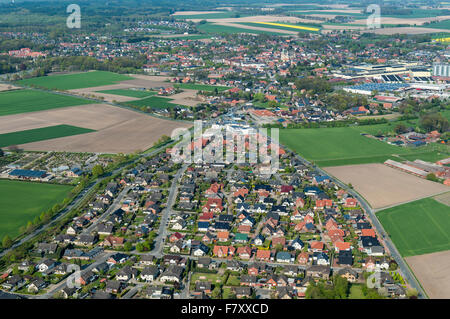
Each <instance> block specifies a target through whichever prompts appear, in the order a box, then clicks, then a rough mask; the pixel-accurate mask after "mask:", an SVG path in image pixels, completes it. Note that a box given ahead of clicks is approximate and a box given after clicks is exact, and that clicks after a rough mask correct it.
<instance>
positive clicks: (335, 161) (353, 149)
mask: <svg viewBox="0 0 450 319" xmlns="http://www.w3.org/2000/svg"><path fill="white" fill-rule="evenodd" d="M389 127H390V126H389V125H388V124H381V125H367V126H357V127H356V126H355V127H338V128H320V129H281V130H280V142H281V144H283V145H285V146H287V147H288V148H290V149H292V150H294V151H295V152H297V153H298V154H300V155H302V156H303V157H305V158H306V159H308V160H310V161H313V162H315V163H316V164H317V165H319V166H323V167H325V166H338V165H351V164H366V163H382V162H384V161H385V160H387V159H389V158H390V159H394V160H395V159H396V160H401V159H402V156H404V155H411V156H412V157H415V156H417V157H416V158H414V159H422V158H423V159H428V158H430V157H432V158H436V160H437V159H441V158H445V157H448V156H447V154H448V147H446V146H445V145H427V146H423V147H418V148H405V147H399V146H394V145H389V144H387V143H384V142H381V141H378V140H375V139H372V138H368V137H365V136H362V135H361V133H370V134H376V133H377V132H378V131H387V130H388V129H389ZM444 149H447V152H444V151H443V150H444ZM438 150H441V151H440V152H438ZM438 153H439V154H438ZM397 155H398V156H400V157H398V156H397Z"/></svg>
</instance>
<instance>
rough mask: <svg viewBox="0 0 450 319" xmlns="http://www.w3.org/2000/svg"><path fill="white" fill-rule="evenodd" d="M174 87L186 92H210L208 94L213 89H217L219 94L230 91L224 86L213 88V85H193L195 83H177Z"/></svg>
mask: <svg viewBox="0 0 450 319" xmlns="http://www.w3.org/2000/svg"><path fill="white" fill-rule="evenodd" d="M174 87H177V88H180V89H187V90H198V91H210V92H212V91H214V90H215V89H217V91H219V92H222V91H226V90H229V89H230V88H229V87H226V86H215V85H207V84H195V83H179V84H174Z"/></svg>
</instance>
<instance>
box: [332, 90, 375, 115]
mask: <svg viewBox="0 0 450 319" xmlns="http://www.w3.org/2000/svg"><path fill="white" fill-rule="evenodd" d="M368 103H369V102H368V101H367V97H366V96H364V95H360V94H351V93H347V92H344V91H338V92H336V93H333V94H330V95H328V96H326V97H325V104H326V105H327V106H329V107H331V108H332V109H333V110H336V111H339V112H343V111H345V110H348V109H349V108H352V107H357V106H365V105H367V104H368Z"/></svg>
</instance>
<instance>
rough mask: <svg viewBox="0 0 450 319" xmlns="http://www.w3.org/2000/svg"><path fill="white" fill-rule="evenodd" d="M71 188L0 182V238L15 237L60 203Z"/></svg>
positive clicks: (19, 182) (7, 181)
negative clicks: (30, 222) (22, 229)
mask: <svg viewBox="0 0 450 319" xmlns="http://www.w3.org/2000/svg"><path fill="white" fill-rule="evenodd" d="M71 189H72V187H71V186H62V185H51V184H41V183H29V182H21V181H9V180H0V194H2V196H0V238H3V237H4V236H5V235H9V236H11V237H15V236H17V235H18V234H19V228H20V227H21V226H25V225H26V224H27V223H28V222H29V221H32V220H33V219H34V218H35V217H36V216H39V215H40V214H41V213H42V212H44V211H47V210H48V209H50V208H51V207H52V206H53V205H55V204H57V203H61V202H62V201H63V199H64V198H65V197H66V196H67V194H68V193H69V191H70V190H71Z"/></svg>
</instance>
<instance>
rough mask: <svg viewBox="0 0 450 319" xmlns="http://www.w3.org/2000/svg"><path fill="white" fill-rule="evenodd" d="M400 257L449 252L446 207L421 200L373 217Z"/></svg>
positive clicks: (449, 209) (449, 224) (449, 226)
mask: <svg viewBox="0 0 450 319" xmlns="http://www.w3.org/2000/svg"><path fill="white" fill-rule="evenodd" d="M377 217H378V219H379V220H380V222H381V223H382V224H383V227H384V229H385V230H386V232H387V233H388V234H389V236H390V237H391V239H392V241H393V242H394V244H395V246H396V247H397V249H398V251H399V252H400V253H401V254H402V256H404V257H407V256H415V255H422V254H428V253H433V252H437V251H443V250H449V249H450V207H449V206H447V205H444V204H442V203H439V202H438V201H436V200H434V199H432V198H425V199H421V200H418V201H415V202H410V203H407V204H404V205H400V206H396V207H393V208H388V209H386V210H383V211H380V212H379V213H377Z"/></svg>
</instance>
